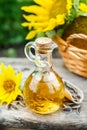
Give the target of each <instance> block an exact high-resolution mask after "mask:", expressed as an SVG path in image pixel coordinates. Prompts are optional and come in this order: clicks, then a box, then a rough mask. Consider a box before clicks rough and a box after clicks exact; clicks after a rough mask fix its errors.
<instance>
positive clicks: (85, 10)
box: [79, 3, 87, 12]
mask: <svg viewBox="0 0 87 130" xmlns="http://www.w3.org/2000/svg"><path fill="white" fill-rule="evenodd" d="M79 9H80V10H81V11H83V12H87V5H86V4H84V3H80V5H79Z"/></svg>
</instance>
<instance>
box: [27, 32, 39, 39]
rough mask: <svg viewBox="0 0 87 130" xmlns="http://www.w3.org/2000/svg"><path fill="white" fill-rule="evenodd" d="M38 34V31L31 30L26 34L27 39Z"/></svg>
mask: <svg viewBox="0 0 87 130" xmlns="http://www.w3.org/2000/svg"><path fill="white" fill-rule="evenodd" d="M36 34H37V32H36V31H35V30H33V31H31V32H29V33H28V34H27V36H26V40H28V39H32V38H34V37H35V35H36Z"/></svg>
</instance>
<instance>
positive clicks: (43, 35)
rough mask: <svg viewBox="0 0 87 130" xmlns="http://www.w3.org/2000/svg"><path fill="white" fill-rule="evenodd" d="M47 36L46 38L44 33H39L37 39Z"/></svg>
mask: <svg viewBox="0 0 87 130" xmlns="http://www.w3.org/2000/svg"><path fill="white" fill-rule="evenodd" d="M45 36H46V35H45V33H44V32H41V33H38V34H37V36H36V38H38V37H45Z"/></svg>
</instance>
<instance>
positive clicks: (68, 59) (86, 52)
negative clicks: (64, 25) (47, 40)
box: [53, 34, 87, 78]
mask: <svg viewBox="0 0 87 130" xmlns="http://www.w3.org/2000/svg"><path fill="white" fill-rule="evenodd" d="M53 41H55V42H56V43H57V44H58V49H59V52H60V54H61V55H62V58H63V60H64V62H65V66H66V67H67V68H68V69H69V70H70V71H71V72H74V73H76V74H78V75H80V76H83V77H86V78H87V35H84V34H72V35H70V36H69V37H68V38H67V40H66V41H64V40H63V39H61V38H60V37H58V36H55V37H54V38H53Z"/></svg>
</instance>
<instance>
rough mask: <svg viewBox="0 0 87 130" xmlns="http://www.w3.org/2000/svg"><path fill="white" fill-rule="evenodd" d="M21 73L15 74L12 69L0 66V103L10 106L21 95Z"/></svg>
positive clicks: (2, 64)
mask: <svg viewBox="0 0 87 130" xmlns="http://www.w3.org/2000/svg"><path fill="white" fill-rule="evenodd" d="M21 78H22V73H21V72H20V73H18V74H16V73H15V71H14V69H13V68H12V67H11V66H10V65H8V66H7V67H6V66H5V65H4V63H1V65H0V103H1V104H2V103H7V104H10V103H11V102H12V101H14V100H15V99H16V98H17V96H18V95H22V92H21V90H20V82H21Z"/></svg>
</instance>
